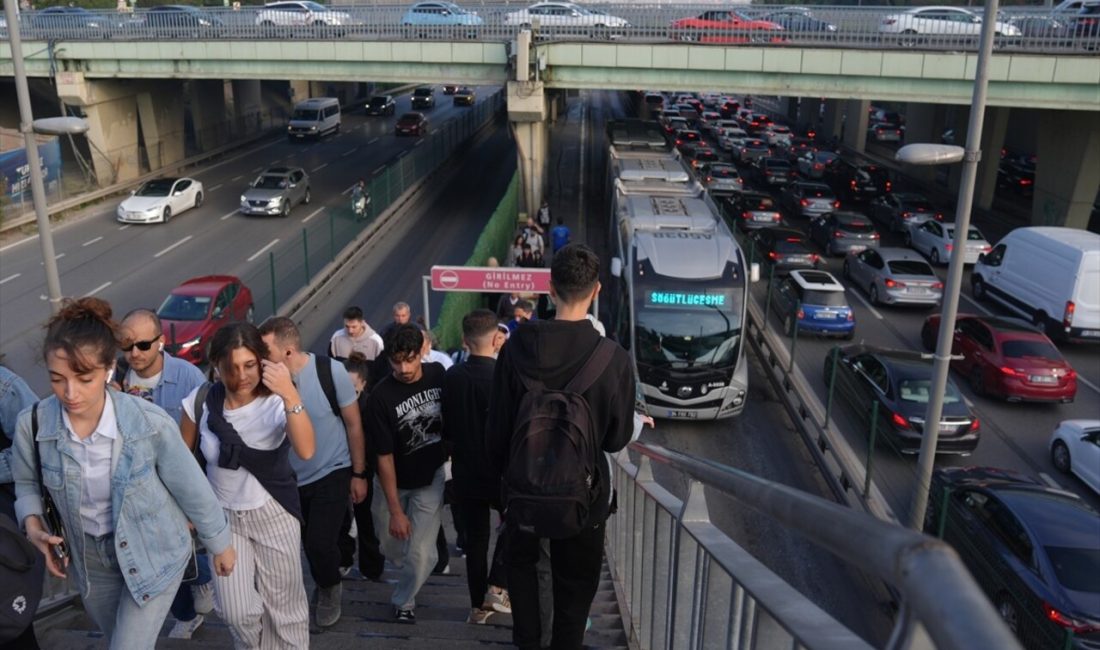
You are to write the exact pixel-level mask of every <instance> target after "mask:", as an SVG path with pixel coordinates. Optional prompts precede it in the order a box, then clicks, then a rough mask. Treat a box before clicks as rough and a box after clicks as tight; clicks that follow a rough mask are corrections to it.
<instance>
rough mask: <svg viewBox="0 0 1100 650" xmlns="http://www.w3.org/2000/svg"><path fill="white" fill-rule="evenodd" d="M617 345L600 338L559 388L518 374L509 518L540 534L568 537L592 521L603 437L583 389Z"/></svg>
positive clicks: (507, 487)
mask: <svg viewBox="0 0 1100 650" xmlns="http://www.w3.org/2000/svg"><path fill="white" fill-rule="evenodd" d="M614 351H615V344H614V343H612V342H611V341H609V340H607V339H604V338H601V339H600V342H599V344H598V345H597V346H596V349H595V350H594V351H593V352H592V355H591V356H590V357H589V358H588V360H587V361H586V362H585V363H584V365H583V366H582V367H581V369H580V371H578V372H577V374H576V375H575V376H574V377H573V379H571V380H570V381H569V383H568V384H566V386H565V387H564V388H562V389H561V390H552V389H549V388H547V387H546V386H545V385H543V384H542V382H540V381H537V380H534V379H528V378H526V377H524V376H523V375H522V374H520V380H521V381H522V382H523V385H524V387H525V388H526V389H527V392H526V393H525V394H524V395H523V397H522V398H520V402H519V409H518V411H517V412H516V420H515V429H514V430H513V432H512V442H511V445H510V448H509V451H508V467H507V469H506V470H505V472H504V477H503V480H504V486H503V487H504V506H505V509H506V511H507V516H508V521H509V523H511V524H512V525H513V526H515V527H517V528H518V529H519V530H521V531H523V532H525V533H528V534H530V535H534V536H536V537H546V538H549V539H565V538H568V537H573V536H574V535H577V534H579V533H580V532H581V531H583V530H584V529H585V528H586V527H587V526H588V524H589V522H588V517H589V513H590V512H591V510H592V504H593V503H594V502H595V500H596V499H597V498H598V496H599V492H600V491H599V485H600V480H601V478H600V473H601V463H600V459H599V454H600V453H601V442H600V440H601V436H599V435H598V434H597V432H596V431H595V424H594V423H593V421H592V412H591V409H590V408H589V406H588V402H587V400H585V399H584V397H583V394H584V392H585V391H586V390H588V389H589V388H590V387H591V386H592V384H593V383H595V381H596V380H597V379H599V377H600V374H601V373H602V372H603V370H604V368H606V367H607V364H608V363H609V362H610V361H611V355H612V354H613V353H614Z"/></svg>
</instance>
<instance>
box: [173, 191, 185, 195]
mask: <svg viewBox="0 0 1100 650" xmlns="http://www.w3.org/2000/svg"><path fill="white" fill-rule="evenodd" d="M180 194H183V190H176V191H175V192H172V196H179V195H180Z"/></svg>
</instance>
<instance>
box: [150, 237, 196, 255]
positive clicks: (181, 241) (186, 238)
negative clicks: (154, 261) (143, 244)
mask: <svg viewBox="0 0 1100 650" xmlns="http://www.w3.org/2000/svg"><path fill="white" fill-rule="evenodd" d="M190 239H191V235H188V236H186V237H184V238H183V239H181V240H179V241H178V242H176V243H174V244H172V245H171V246H169V247H168V248H165V249H164V250H162V251H161V252H159V253H157V254H156V255H154V256H153V257H160V256H161V255H164V254H165V253H167V252H168V251H170V250H172V249H173V248H175V247H176V246H179V245H181V244H186V243H187V242H188V241H189V240H190Z"/></svg>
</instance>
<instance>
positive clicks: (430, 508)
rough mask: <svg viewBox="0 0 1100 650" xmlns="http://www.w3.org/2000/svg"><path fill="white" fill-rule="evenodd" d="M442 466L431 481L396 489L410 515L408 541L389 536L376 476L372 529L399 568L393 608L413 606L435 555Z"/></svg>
mask: <svg viewBox="0 0 1100 650" xmlns="http://www.w3.org/2000/svg"><path fill="white" fill-rule="evenodd" d="M443 479H444V474H443V468H442V467H440V468H439V469H438V470H436V472H435V478H433V479H432V484H431V485H428V486H425V487H422V488H416V489H414V490H401V489H398V490H397V497H398V499H400V501H401V509H402V510H404V511H405V516H406V517H408V518H409V525H410V527H411V528H412V536H411V537H410V538H409V539H408V540H407V541H402V540H400V539H396V538H394V537H392V536H391V535H390V509H389V506H388V505H387V504H386V499H385V496H384V493H383V492H382V486H381V485H380V484H379V483H378V479H377V478H376V479H375V485H374V488H375V491H376V492H377V494H378V497H377V498H375V500H374V503H373V504H372V511H373V513H374V530H375V532H377V533H378V541H379V543H380V544H379V547H380V548H381V550H382V554H383V555H385V556H386V559H387V560H389V561H390V562H391V563H393V564H394V565H396V566H398V567H400V568H401V576H400V578H398V580H397V587H396V588H395V589H394V590H393V596H392V597H391V598H390V602H391V603H393V605H394V607H400V608H402V609H412V608H413V607H415V606H416V594H417V592H419V591H420V587H421V586H423V584H424V581H425V580H427V579H428V576H429V575H431V572H432V567H434V566H435V562H436V560H437V559H439V557H438V551H437V550H436V545H435V542H436V538H437V537H438V535H439V521H440V514H441V513H442V511H443Z"/></svg>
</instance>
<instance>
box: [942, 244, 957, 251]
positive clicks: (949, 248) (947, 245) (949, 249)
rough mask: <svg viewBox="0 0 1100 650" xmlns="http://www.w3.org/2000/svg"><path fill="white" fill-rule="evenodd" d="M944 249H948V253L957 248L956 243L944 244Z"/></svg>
mask: <svg viewBox="0 0 1100 650" xmlns="http://www.w3.org/2000/svg"><path fill="white" fill-rule="evenodd" d="M943 249H944V250H945V251H947V252H948V253H950V252H951V251H953V250H955V245H954V244H944V245H943Z"/></svg>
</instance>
